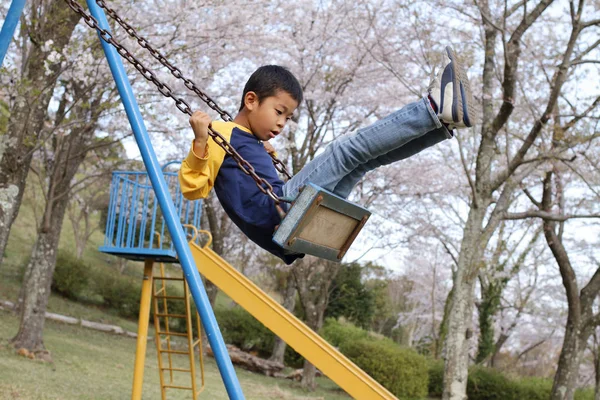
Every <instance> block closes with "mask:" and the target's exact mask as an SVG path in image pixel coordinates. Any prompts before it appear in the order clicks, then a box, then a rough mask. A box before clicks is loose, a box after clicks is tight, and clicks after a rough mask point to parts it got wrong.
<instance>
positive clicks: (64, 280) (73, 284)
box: [51, 251, 90, 300]
mask: <svg viewBox="0 0 600 400" xmlns="http://www.w3.org/2000/svg"><path fill="white" fill-rule="evenodd" d="M89 270H90V267H89V266H88V265H86V264H85V263H84V262H83V261H82V260H78V259H77V258H76V257H75V256H74V255H73V254H71V253H66V252H62V251H59V252H58V256H57V257H56V268H55V269H54V275H53V276H52V286H51V287H52V290H53V291H55V292H56V293H59V294H61V295H63V296H65V297H67V298H69V299H74V300H75V299H77V298H78V297H79V296H80V295H81V292H83V291H84V290H85V289H87V287H88V281H89Z"/></svg>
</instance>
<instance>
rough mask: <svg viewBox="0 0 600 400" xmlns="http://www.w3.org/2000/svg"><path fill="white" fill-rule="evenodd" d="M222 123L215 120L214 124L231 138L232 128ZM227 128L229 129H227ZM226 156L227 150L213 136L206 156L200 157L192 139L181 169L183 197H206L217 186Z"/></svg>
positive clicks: (180, 183) (180, 179)
mask: <svg viewBox="0 0 600 400" xmlns="http://www.w3.org/2000/svg"><path fill="white" fill-rule="evenodd" d="M221 124H223V122H220V121H219V122H217V121H214V122H213V126H215V125H216V126H218V127H219V128H221V130H220V131H219V132H220V133H221V134H223V133H224V137H225V138H226V139H227V140H229V139H230V137H231V128H229V127H228V126H226V125H225V126H224V125H221ZM227 128H229V129H228V130H227ZM223 131H224V132H223ZM224 158H225V151H224V150H223V149H222V148H221V147H219V145H217V144H216V143H215V142H214V141H213V140H212V138H209V139H208V142H207V144H206V153H205V156H204V157H199V156H198V155H197V154H196V153H194V142H193V141H192V147H191V149H190V151H189V153H188V155H187V157H186V158H185V160H183V162H182V163H181V168H180V169H179V185H180V186H181V193H182V194H183V197H185V198H186V199H188V200H198V199H204V198H206V197H207V196H208V194H209V193H210V191H211V190H212V188H213V187H214V186H215V179H216V178H217V175H218V173H219V169H220V168H221V164H223V159H224Z"/></svg>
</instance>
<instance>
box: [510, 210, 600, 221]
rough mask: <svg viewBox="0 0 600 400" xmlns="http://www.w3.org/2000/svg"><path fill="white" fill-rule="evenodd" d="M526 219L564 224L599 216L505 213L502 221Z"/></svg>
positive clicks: (528, 212) (525, 212)
mask: <svg viewBox="0 0 600 400" xmlns="http://www.w3.org/2000/svg"><path fill="white" fill-rule="evenodd" d="M526 218H541V219H544V220H549V221H556V222H564V221H566V220H568V219H576V218H600V214H565V215H560V214H553V213H550V212H546V211H539V210H530V211H523V212H520V213H509V212H507V213H505V214H504V219H509V220H517V219H526Z"/></svg>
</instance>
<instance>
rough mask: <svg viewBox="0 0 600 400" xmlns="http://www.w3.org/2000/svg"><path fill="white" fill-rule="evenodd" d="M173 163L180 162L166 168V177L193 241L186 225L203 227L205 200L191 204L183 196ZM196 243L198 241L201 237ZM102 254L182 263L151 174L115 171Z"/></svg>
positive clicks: (185, 228) (163, 168) (181, 217)
mask: <svg viewBox="0 0 600 400" xmlns="http://www.w3.org/2000/svg"><path fill="white" fill-rule="evenodd" d="M173 164H179V162H178V161H174V162H170V163H168V164H166V165H164V166H163V167H162V170H163V177H164V178H165V182H166V184H167V187H168V188H169V193H170V194H171V199H172V200H173V204H174V206H175V210H176V213H177V216H179V220H180V221H181V224H182V225H183V226H184V231H185V232H186V236H188V238H190V237H191V235H192V234H193V232H194V230H193V228H189V227H186V226H194V227H197V228H199V227H200V218H201V217H202V201H189V200H186V199H185V198H184V197H183V195H182V194H181V189H180V186H179V182H178V179H177V172H173V171H168V170H167V168H168V166H170V165H173ZM195 240H196V242H198V241H199V240H200V238H199V237H197V238H196V239H195ZM198 244H199V243H198ZM100 251H102V252H104V253H108V254H113V255H116V256H120V257H124V258H128V259H131V260H137V261H142V260H145V259H153V260H155V261H159V262H178V259H177V252H176V250H175V246H174V244H173V240H171V235H170V234H169V229H168V227H167V225H166V222H165V219H164V217H163V215H162V212H161V210H160V207H159V205H158V201H157V199H156V195H155V193H154V190H153V189H152V183H151V182H150V179H149V177H148V173H147V172H140V171H116V172H113V176H112V182H111V185H110V201H109V205H108V214H107V217H106V230H105V235H104V245H103V246H101V247H100Z"/></svg>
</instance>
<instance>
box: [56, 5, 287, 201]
mask: <svg viewBox="0 0 600 400" xmlns="http://www.w3.org/2000/svg"><path fill="white" fill-rule="evenodd" d="M65 2H66V3H67V5H68V6H69V7H70V8H71V9H72V10H73V11H75V12H76V13H77V14H79V15H81V17H82V18H83V20H84V22H85V23H86V24H87V25H88V26H89V27H90V28H93V29H95V30H96V31H97V32H98V34H99V35H100V37H101V38H102V40H104V41H105V42H106V43H108V44H110V45H111V46H113V47H114V48H115V49H116V50H117V52H118V53H119V54H120V55H121V56H122V57H123V58H124V59H125V60H127V62H129V63H130V64H131V65H133V66H134V67H135V69H137V70H138V71H139V72H140V73H141V74H142V76H143V77H144V78H146V79H147V80H148V81H150V82H152V83H153V84H154V85H155V86H156V87H157V88H158V90H159V92H160V93H161V94H162V95H163V96H165V97H169V98H171V99H172V100H173V101H175V105H176V106H177V108H178V109H179V110H180V111H181V112H183V113H184V114H187V115H189V116H191V115H192V109H191V107H190V105H189V104H188V103H187V102H186V101H185V100H184V99H182V98H181V97H176V96H175V95H173V90H172V89H171V88H170V87H169V86H168V85H167V84H165V83H164V82H162V81H161V80H160V79H158V78H157V77H156V75H155V74H154V72H152V71H151V70H149V69H148V68H146V67H145V66H144V65H143V64H142V63H141V62H140V61H139V60H137V59H136V58H135V57H134V56H133V55H132V54H131V53H130V52H129V51H128V50H127V49H126V48H125V47H124V46H123V45H121V44H120V43H119V42H118V41H117V40H116V39H115V38H114V37H113V36H112V34H111V33H110V32H109V31H107V30H105V29H102V28H101V27H100V25H99V24H98V21H97V20H96V18H94V17H93V16H92V15H90V14H88V13H87V12H86V11H85V10H84V9H83V7H81V5H80V4H79V3H77V2H76V1H75V0H65ZM97 3H98V5H99V6H100V7H102V8H104V9H105V10H106V11H107V12H109V9H108V8H107V7H106V5H105V4H104V1H103V0H98V1H97ZM103 4H104V5H103ZM110 13H112V14H113V15H115V16H116V17H117V18H119V20H121V18H120V17H119V16H118V15H117V14H116V13H115V12H114V11H113V10H110V12H109V15H110ZM111 17H112V16H111ZM113 18H114V17H113ZM121 21H122V20H121ZM119 24H121V23H119ZM123 24H126V22H124V21H123ZM121 26H123V25H121ZM126 26H127V27H129V28H127V27H125V26H123V27H124V28H125V29H126V30H131V31H133V32H135V30H134V29H133V28H131V27H130V26H129V25H127V24H126ZM136 37H137V39H138V43H140V45H141V46H142V47H144V46H146V47H145V48H147V49H149V51H150V52H151V53H152V54H153V55H154V53H156V54H158V56H159V57H160V58H162V59H165V60H166V58H164V57H163V56H162V55H161V54H160V53H159V52H158V51H156V50H155V49H153V48H152V47H151V46H150V45H149V44H148V41H147V40H146V39H144V38H142V37H139V36H137V34H136ZM142 43H143V44H142ZM150 49H152V50H150ZM155 58H156V56H155ZM157 59H158V60H159V61H160V59H159V58H157ZM167 63H168V62H167ZM168 64H169V65H166V64H163V65H165V66H166V67H167V68H169V70H171V72H173V71H177V72H176V73H175V74H174V76H176V77H177V76H178V75H179V76H181V78H180V79H183V80H184V82H185V85H186V87H188V88H189V89H190V90H193V91H194V92H195V93H196V94H198V96H199V97H200V98H201V99H202V100H204V101H205V102H206V103H207V104H208V105H209V107H211V108H212V109H213V110H215V111H217V112H218V113H219V114H220V115H221V117H222V118H223V119H224V120H225V121H231V120H232V118H231V115H229V114H228V113H227V112H226V111H224V110H222V109H221V108H219V106H218V105H217V104H216V103H215V102H214V101H213V100H212V99H211V98H210V97H209V96H207V95H206V94H204V93H203V92H202V91H201V90H200V89H198V87H197V86H196V85H195V84H194V82H192V81H191V80H189V79H187V78H184V77H183V76H182V74H181V71H180V70H179V69H178V68H177V67H175V66H173V65H171V64H170V63H168ZM208 134H209V135H210V136H211V137H212V138H213V140H214V141H215V143H216V144H217V145H219V146H220V147H221V148H222V149H223V150H224V151H225V153H226V154H227V155H229V156H231V158H233V159H234V160H235V162H236V163H237V165H238V166H239V167H240V169H241V170H242V171H244V173H245V174H246V175H249V176H251V177H252V179H254V181H255V182H256V185H257V186H258V188H259V189H260V191H261V192H263V193H264V194H266V195H268V196H269V197H271V198H272V199H273V200H274V201H275V204H279V203H280V202H282V201H286V200H284V199H281V198H279V196H277V195H276V194H275V192H274V191H273V186H272V185H271V184H270V183H269V182H268V181H266V180H265V179H263V178H261V177H260V176H258V175H257V174H256V170H255V169H254V167H253V166H252V165H251V164H250V163H248V161H246V160H245V159H244V158H242V156H240V155H239V153H238V152H237V151H236V150H235V149H234V148H233V146H231V144H230V143H229V142H228V141H227V139H225V138H224V137H223V135H221V134H220V133H219V132H217V131H215V130H213V129H212V127H211V128H209V130H208ZM277 162H279V163H280V164H281V165H283V163H281V161H279V160H277ZM274 164H275V161H274ZM286 174H287V171H286ZM288 176H289V174H288Z"/></svg>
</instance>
